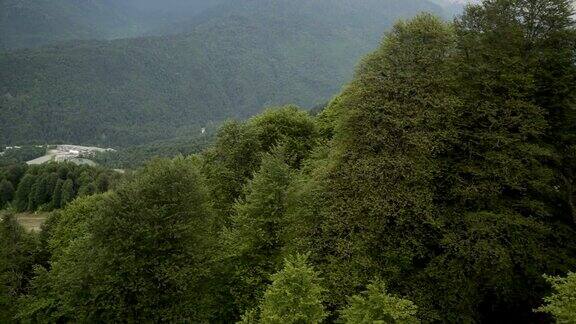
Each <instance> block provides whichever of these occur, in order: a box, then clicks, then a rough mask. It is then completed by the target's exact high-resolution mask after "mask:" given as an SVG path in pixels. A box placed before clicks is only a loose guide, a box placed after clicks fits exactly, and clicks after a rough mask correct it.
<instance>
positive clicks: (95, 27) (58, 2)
mask: <svg viewBox="0 0 576 324" xmlns="http://www.w3.org/2000/svg"><path fill="white" fill-rule="evenodd" d="M224 1H229V0H162V1H155V0H90V1H75V0H49V1H48V0H0V50H10V49H17V48H30V47H38V46H42V45H50V44H55V43H59V42H66V41H73V40H87V39H101V40H105V39H115V38H125V37H137V36H145V35H165V34H170V33H176V32H179V31H185V29H184V28H183V27H184V26H187V27H190V26H192V25H193V24H194V22H195V20H196V17H198V15H200V14H201V13H202V12H204V11H205V10H207V9H210V8H211V7H214V6H216V5H218V4H220V3H221V2H224ZM180 24H182V26H180Z"/></svg>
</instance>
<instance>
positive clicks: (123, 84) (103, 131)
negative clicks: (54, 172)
mask: <svg viewBox="0 0 576 324" xmlns="http://www.w3.org/2000/svg"><path fill="white" fill-rule="evenodd" d="M218 8H219V9H218V10H209V11H208V12H207V13H206V16H205V17H204V18H203V21H202V22H201V23H199V24H196V25H195V26H194V27H191V30H190V32H189V33H187V34H184V35H179V36H170V37H153V38H140V39H128V40H115V41H101V42H75V43H69V44H67V45H58V46H50V47H43V48H39V49H30V50H20V51H15V52H9V53H3V54H0V94H1V95H0V145H3V144H7V143H22V142H30V141H34V142H54V141H74V142H77V143H92V144H102V145H117V144H133V143H141V142H146V141H150V140H154V139H160V138H168V137H171V136H174V135H183V134H186V133H189V132H193V133H194V134H196V133H198V132H199V130H200V129H199V127H200V126H201V125H204V124H205V123H207V122H209V121H221V120H223V119H226V118H231V117H241V118H242V117H247V116H251V115H253V114H255V113H257V112H259V111H261V109H262V108H263V107H265V106H270V105H275V104H285V103H296V104H299V105H302V106H305V107H308V106H313V105H315V104H318V103H321V102H325V101H326V100H327V99H328V98H330V97H331V96H332V95H333V94H335V93H336V92H337V91H338V90H339V89H340V87H341V86H342V85H343V84H344V82H345V81H346V80H347V79H348V78H349V77H350V75H351V73H352V71H353V68H354V65H355V64H356V61H357V60H358V59H359V58H360V57H361V56H362V55H363V54H364V53H366V52H367V51H369V50H370V49H371V48H373V47H374V46H375V45H376V44H377V43H378V40H379V39H380V37H381V35H382V32H383V31H384V30H386V28H388V27H389V26H390V25H391V24H392V23H393V22H394V21H395V20H396V19H400V18H404V17H411V16H413V15H415V14H417V13H419V12H421V11H431V12H435V13H438V14H441V13H442V10H441V9H440V7H438V6H436V5H434V4H432V3H430V2H427V1H425V0H386V1H381V0H360V1H358V0H320V1H305V0H241V1H233V2H231V3H228V4H227V5H224V4H222V5H221V6H220V7H218Z"/></svg>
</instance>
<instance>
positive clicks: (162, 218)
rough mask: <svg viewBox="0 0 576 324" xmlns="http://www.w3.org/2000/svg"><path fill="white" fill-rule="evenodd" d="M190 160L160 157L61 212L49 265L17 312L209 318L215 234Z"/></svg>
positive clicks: (76, 317)
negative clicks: (115, 186)
mask: <svg viewBox="0 0 576 324" xmlns="http://www.w3.org/2000/svg"><path fill="white" fill-rule="evenodd" d="M202 188H203V186H202V179H201V177H200V175H199V173H198V172H197V170H196V167H195V165H194V163H192V161H191V160H189V159H184V158H178V159H175V160H156V161H153V162H151V163H149V164H147V165H146V166H145V167H144V169H142V170H140V171H139V172H138V173H136V174H135V175H134V177H133V178H131V179H130V180H129V181H127V182H125V183H123V184H122V185H120V186H119V188H118V189H117V190H116V191H115V192H113V193H110V194H108V195H104V196H100V197H99V196H95V197H94V198H91V197H90V198H83V199H81V200H79V201H78V202H74V203H73V204H71V205H70V206H69V208H67V209H66V210H65V211H64V212H62V213H61V214H60V215H59V216H58V222H59V225H57V226H56V228H55V230H54V235H53V238H52V241H51V244H50V245H51V248H52V249H53V250H54V252H53V255H54V259H53V266H52V269H50V270H49V271H43V272H42V271H41V272H40V273H39V275H38V279H37V280H36V281H35V282H34V284H35V289H36V292H35V293H34V294H33V295H31V296H29V298H28V299H25V303H24V305H26V306H25V307H24V308H23V311H21V314H20V317H21V318H22V319H24V320H26V319H28V320H31V319H34V318H36V319H38V318H49V319H52V320H54V321H57V320H58V321H59V320H64V321H82V322H83V321H143V320H144V321H148V320H151V321H206V320H208V316H210V315H209V314H210V309H214V308H209V309H206V308H205V307H206V303H209V302H210V294H209V293H207V291H210V289H211V286H210V283H209V282H208V281H207V280H208V279H209V278H210V267H209V263H208V260H209V257H210V255H211V254H212V252H211V250H210V249H211V246H212V244H213V243H212V239H213V235H212V233H211V232H210V228H211V222H212V219H211V213H210V210H209V208H208V204H207V199H206V195H205V193H204V192H203V189H202Z"/></svg>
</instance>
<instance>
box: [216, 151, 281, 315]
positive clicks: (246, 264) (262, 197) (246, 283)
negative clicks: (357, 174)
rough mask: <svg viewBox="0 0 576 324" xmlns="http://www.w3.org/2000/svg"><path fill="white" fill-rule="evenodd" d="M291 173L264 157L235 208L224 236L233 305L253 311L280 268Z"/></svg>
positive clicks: (275, 159) (279, 158) (266, 156)
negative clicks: (230, 268)
mask: <svg viewBox="0 0 576 324" xmlns="http://www.w3.org/2000/svg"><path fill="white" fill-rule="evenodd" d="M290 181H291V170H290V168H289V166H288V165H287V164H286V163H285V162H284V161H283V159H282V158H281V157H278V156H272V155H265V156H264V157H263V159H262V165H261V167H260V170H259V171H258V172H257V173H256V174H255V175H254V178H253V179H252V180H251V181H250V182H249V183H248V184H247V185H246V186H245V187H244V191H245V198H244V199H242V200H239V201H238V202H237V203H236V205H235V211H236V213H235V215H234V216H233V217H232V223H231V229H230V230H229V231H226V232H225V238H226V242H225V244H226V245H227V248H228V249H229V251H230V252H229V253H230V255H231V259H230V260H229V262H230V263H231V264H232V266H233V267H234V269H235V270H234V272H235V279H236V282H235V285H234V288H233V289H234V291H235V295H236V304H237V305H238V308H239V309H241V310H246V309H251V308H254V307H256V305H257V303H258V300H260V299H261V298H262V296H263V294H264V290H265V289H266V286H267V285H268V284H269V280H270V276H271V275H272V274H273V273H275V272H276V271H277V270H278V269H279V268H280V267H281V265H282V257H281V252H282V247H283V245H284V244H283V240H282V229H283V228H285V227H286V221H285V220H284V212H285V208H286V193H287V189H288V186H289V184H290Z"/></svg>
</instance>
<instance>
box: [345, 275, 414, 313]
mask: <svg viewBox="0 0 576 324" xmlns="http://www.w3.org/2000/svg"><path fill="white" fill-rule="evenodd" d="M348 303H349V305H348V307H346V308H345V309H343V310H342V311H341V321H342V322H343V323H349V324H372V323H382V324H395V323H398V324H409V323H420V321H418V319H417V317H416V313H417V311H418V308H417V307H416V305H414V303H412V302H411V301H409V300H406V299H402V298H399V297H396V296H392V295H390V294H389V293H388V292H387V289H386V284H384V283H383V282H381V281H376V282H373V283H371V284H369V285H368V290H367V291H365V292H363V293H362V294H361V295H355V296H352V297H350V300H349V302H348Z"/></svg>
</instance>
